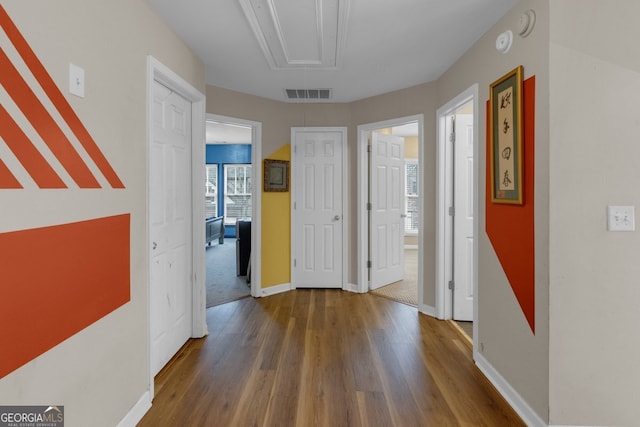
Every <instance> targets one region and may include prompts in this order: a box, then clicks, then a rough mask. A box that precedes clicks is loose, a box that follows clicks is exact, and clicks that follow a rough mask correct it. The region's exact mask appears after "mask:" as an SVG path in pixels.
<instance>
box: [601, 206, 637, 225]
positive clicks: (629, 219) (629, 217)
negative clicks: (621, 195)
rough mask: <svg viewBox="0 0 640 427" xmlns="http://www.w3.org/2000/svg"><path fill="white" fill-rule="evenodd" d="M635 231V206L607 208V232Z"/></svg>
mask: <svg viewBox="0 0 640 427" xmlns="http://www.w3.org/2000/svg"><path fill="white" fill-rule="evenodd" d="M635 229H636V221H635V208H634V206H607V230H609V231H634V230H635Z"/></svg>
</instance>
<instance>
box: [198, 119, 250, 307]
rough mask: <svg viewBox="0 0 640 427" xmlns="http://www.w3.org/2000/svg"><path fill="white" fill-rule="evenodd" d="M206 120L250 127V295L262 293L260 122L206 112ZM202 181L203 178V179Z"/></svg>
mask: <svg viewBox="0 0 640 427" xmlns="http://www.w3.org/2000/svg"><path fill="white" fill-rule="evenodd" d="M206 120H207V121H215V122H218V123H225V124H232V125H243V126H247V127H251V169H252V171H253V172H252V176H253V177H254V179H253V183H252V184H253V185H252V192H251V248H252V254H251V296H253V297H259V296H263V295H262V290H261V288H262V281H261V280H262V237H261V236H262V179H256V178H258V177H262V123H260V122H254V121H252V120H245V119H238V118H235V117H228V116H221V115H219V114H211V113H207V115H206ZM205 162H206V160H205ZM203 182H204V180H203Z"/></svg>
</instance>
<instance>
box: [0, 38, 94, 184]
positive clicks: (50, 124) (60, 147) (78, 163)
mask: <svg viewBox="0 0 640 427" xmlns="http://www.w3.org/2000/svg"><path fill="white" fill-rule="evenodd" d="M0 69H1V70H2V74H0V83H2V85H3V86H4V89H5V90H6V91H7V93H8V94H9V96H10V97H11V98H13V101H14V102H15V103H16V105H17V106H18V108H20V110H21V111H22V113H23V114H24V115H25V117H26V118H27V119H28V120H29V122H31V125H32V126H33V128H34V129H35V130H36V132H38V134H39V135H40V137H41V138H42V139H43V141H44V142H45V143H46V144H47V145H48V146H49V148H50V149H51V151H52V152H53V155H54V156H56V158H57V159H58V160H59V161H60V163H61V164H62V166H63V167H64V168H65V169H66V170H67V172H69V175H71V178H73V180H74V181H75V182H76V184H78V186H79V187H80V188H100V184H99V183H98V181H97V180H96V178H95V177H94V176H93V174H92V173H91V171H90V170H89V168H88V167H87V165H86V164H85V163H84V162H83V161H82V158H81V157H80V155H79V154H78V153H77V152H76V150H75V149H74V148H73V146H72V145H71V143H70V142H69V140H68V139H67V137H66V136H65V135H64V133H63V132H62V130H61V129H60V128H59V127H58V125H57V124H56V122H55V120H53V117H51V116H50V115H49V113H48V112H47V110H46V109H45V108H44V106H43V105H42V103H41V102H40V100H39V99H38V97H36V95H35V94H34V93H33V91H32V90H31V88H30V87H29V86H28V85H27V83H26V82H25V81H24V80H23V79H22V77H21V76H20V73H19V72H18V70H17V69H16V67H14V66H13V64H12V63H11V61H10V60H9V58H8V57H7V55H6V54H5V52H4V50H2V49H0Z"/></svg>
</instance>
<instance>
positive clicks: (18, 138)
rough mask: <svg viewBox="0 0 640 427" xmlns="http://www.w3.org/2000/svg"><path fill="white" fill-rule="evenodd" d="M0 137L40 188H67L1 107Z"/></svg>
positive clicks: (0, 106)
mask: <svg viewBox="0 0 640 427" xmlns="http://www.w3.org/2000/svg"><path fill="white" fill-rule="evenodd" d="M0 137H1V138H2V139H4V141H5V143H6V144H7V146H8V147H9V149H10V150H11V151H12V152H13V154H15V156H16V157H17V158H18V160H19V161H20V163H21V164H22V166H24V168H25V169H26V170H27V172H29V175H31V177H32V178H33V180H34V181H35V182H36V184H38V187H40V188H67V186H66V185H65V183H64V182H63V181H62V179H61V178H60V177H59V176H58V174H57V173H56V172H55V171H54V170H53V168H52V167H51V166H50V165H49V163H47V161H46V160H45V158H44V157H42V154H40V152H39V151H38V150H37V149H36V147H35V146H34V145H33V144H32V143H31V141H30V140H29V138H28V137H27V136H26V135H25V134H24V132H22V129H20V127H19V126H18V124H17V123H16V122H15V121H14V120H13V118H12V117H11V116H10V115H9V113H8V112H7V110H5V109H4V107H3V106H2V105H0Z"/></svg>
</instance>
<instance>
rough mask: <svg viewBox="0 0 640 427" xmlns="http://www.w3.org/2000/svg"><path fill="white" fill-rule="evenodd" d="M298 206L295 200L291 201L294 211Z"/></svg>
mask: <svg viewBox="0 0 640 427" xmlns="http://www.w3.org/2000/svg"><path fill="white" fill-rule="evenodd" d="M297 208H298V205H297V204H296V202H293V210H294V211H295V210H296V209H297Z"/></svg>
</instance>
